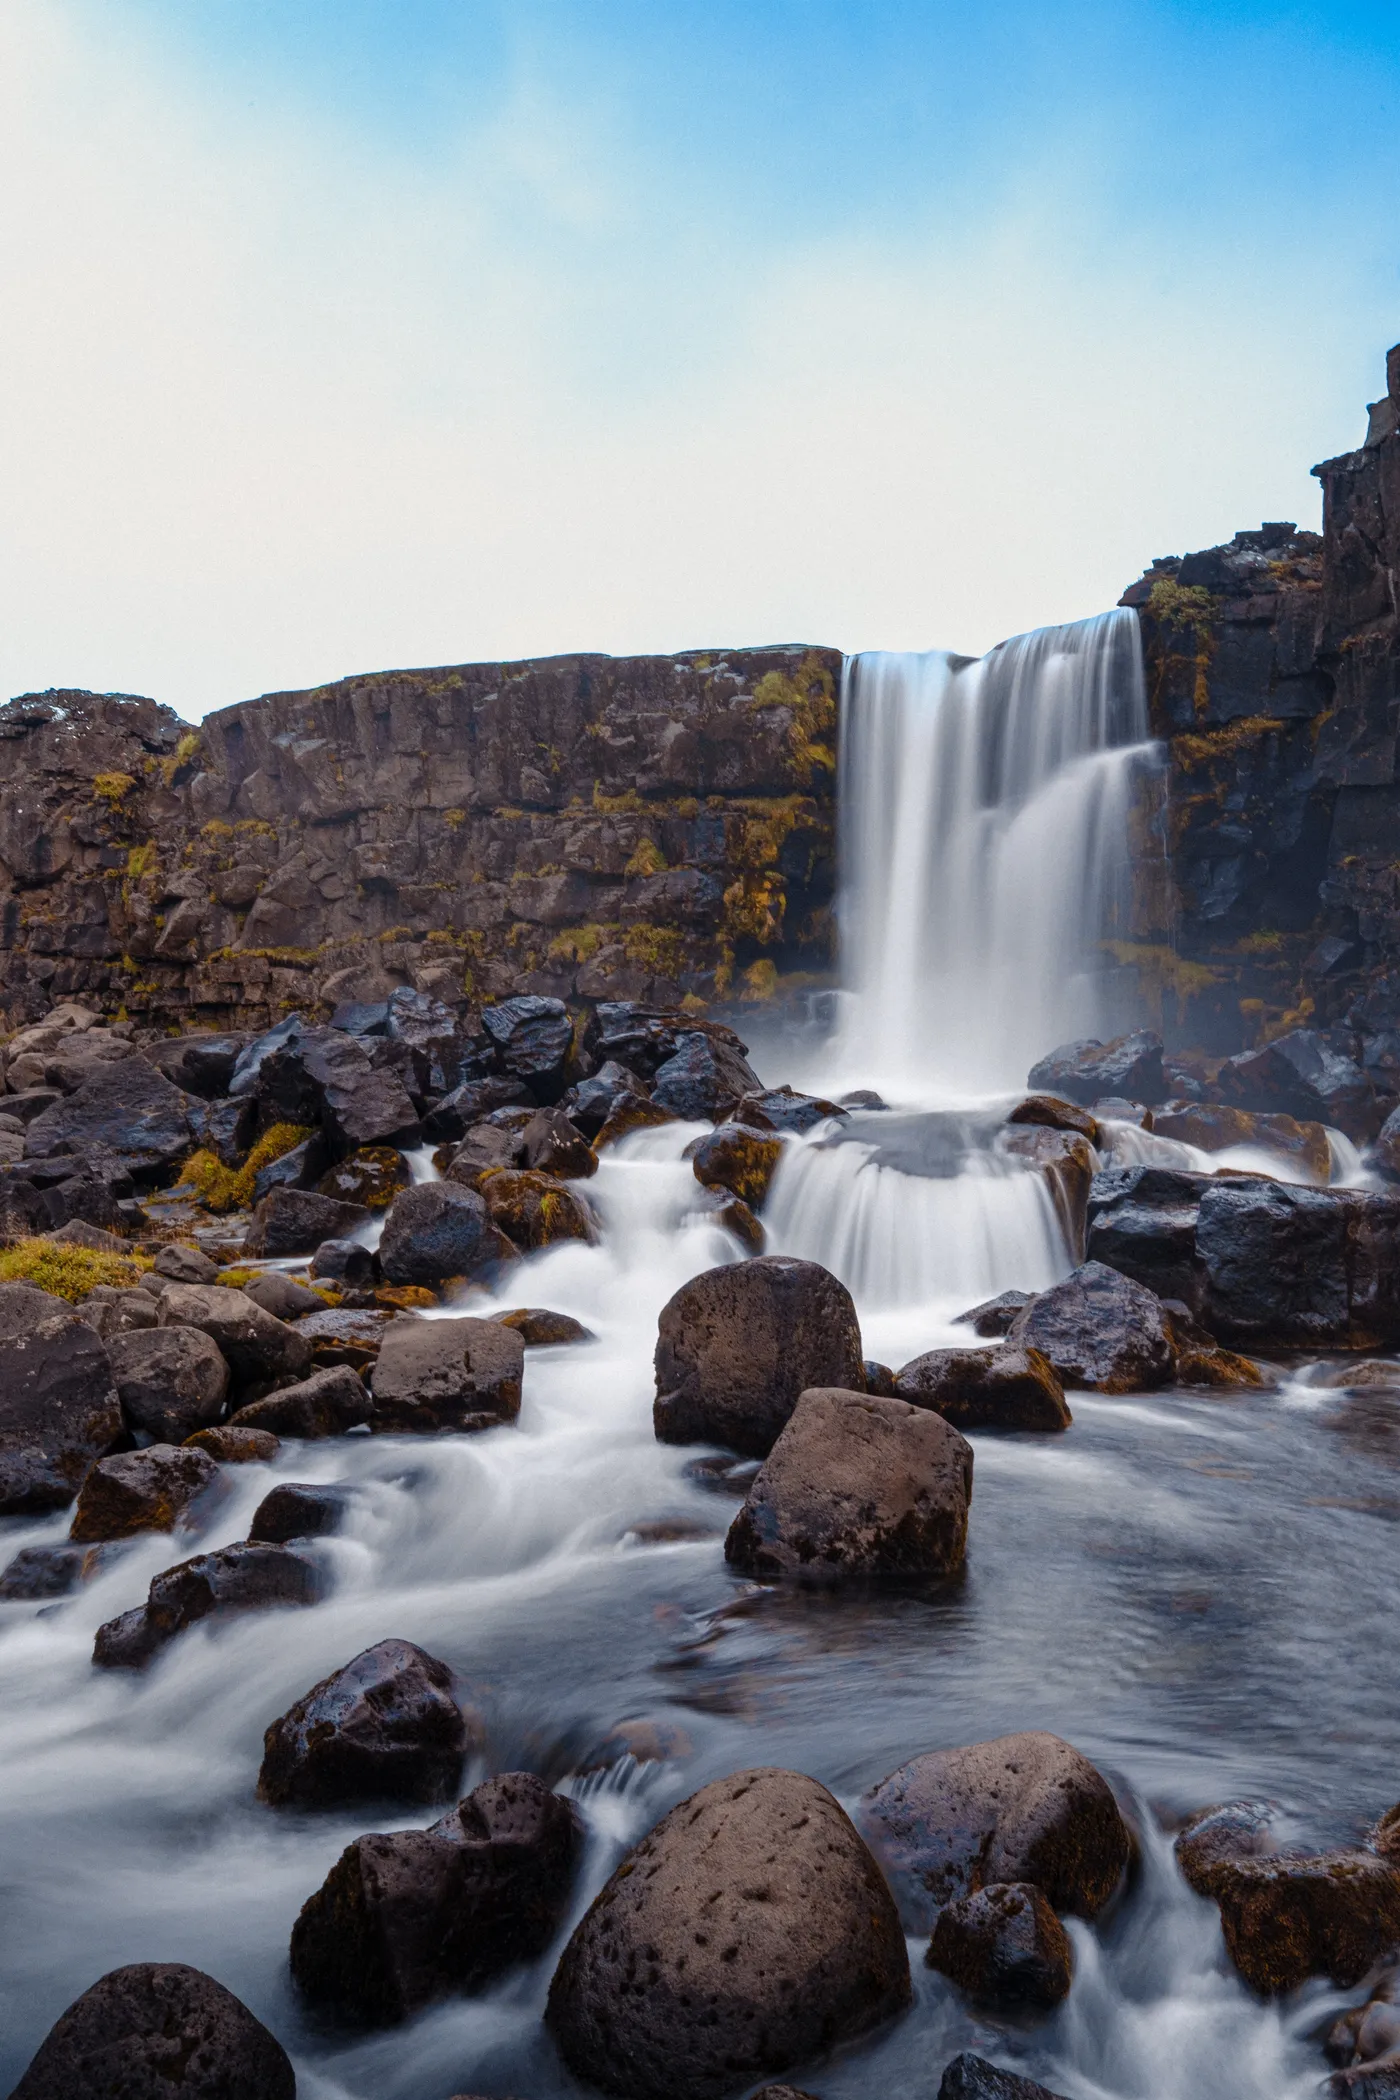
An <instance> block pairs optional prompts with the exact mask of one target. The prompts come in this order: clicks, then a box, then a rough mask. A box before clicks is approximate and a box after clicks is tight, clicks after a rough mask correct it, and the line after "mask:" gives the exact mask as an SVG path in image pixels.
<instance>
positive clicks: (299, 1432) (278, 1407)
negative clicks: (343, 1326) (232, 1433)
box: [229, 1364, 374, 1438]
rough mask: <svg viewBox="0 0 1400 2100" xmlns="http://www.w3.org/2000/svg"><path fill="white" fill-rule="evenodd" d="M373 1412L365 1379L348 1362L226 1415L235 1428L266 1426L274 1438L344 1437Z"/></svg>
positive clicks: (364, 1421)
mask: <svg viewBox="0 0 1400 2100" xmlns="http://www.w3.org/2000/svg"><path fill="white" fill-rule="evenodd" d="M373 1413H374V1402H373V1401H372V1400H371V1399H370V1396H369V1394H368V1392H367V1391H366V1390H365V1385H364V1381H363V1379H362V1378H360V1377H359V1375H358V1374H357V1373H356V1372H354V1371H352V1370H351V1368H350V1366H349V1365H348V1364H332V1365H329V1366H328V1367H327V1368H326V1369H325V1370H324V1371H313V1372H312V1373H311V1376H310V1377H309V1378H303V1379H302V1380H301V1382H300V1384H298V1385H287V1386H283V1387H282V1389H281V1391H280V1392H276V1393H269V1394H268V1396H267V1398H266V1399H265V1400H254V1401H253V1402H252V1403H251V1404H250V1405H249V1406H247V1407H240V1408H239V1410H238V1412H237V1414H235V1415H231V1416H230V1417H229V1426H230V1427H231V1428H234V1429H269V1430H271V1432H272V1434H273V1435H274V1436H277V1437H283V1436H296V1437H306V1438H314V1437H326V1436H344V1434H345V1432H346V1430H347V1429H359V1428H361V1427H363V1425H364V1424H365V1423H367V1422H368V1421H369V1420H370V1418H371V1417H372V1415H373Z"/></svg>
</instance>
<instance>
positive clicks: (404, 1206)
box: [379, 1181, 513, 1290]
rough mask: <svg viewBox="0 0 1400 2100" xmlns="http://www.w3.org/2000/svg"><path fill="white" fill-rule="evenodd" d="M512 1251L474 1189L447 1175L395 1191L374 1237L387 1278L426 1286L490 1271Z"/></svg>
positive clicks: (393, 1281) (477, 1275)
mask: <svg viewBox="0 0 1400 2100" xmlns="http://www.w3.org/2000/svg"><path fill="white" fill-rule="evenodd" d="M512 1252H513V1250H512V1249H511V1248H509V1247H508V1246H505V1245H503V1243H502V1239H501V1235H500V1233H499V1232H498V1231H497V1230H496V1228H495V1226H494V1225H493V1224H492V1223H491V1220H490V1219H489V1217H488V1216H487V1214H486V1205H485V1204H484V1203H483V1202H482V1200H481V1198H480V1196H478V1195H477V1193H476V1191H475V1190H474V1189H465V1188H458V1187H457V1186H455V1185H454V1184H453V1183H452V1182H447V1181H431V1182H422V1183H420V1184H419V1185H418V1186H416V1187H414V1188H411V1189H405V1190H404V1192H403V1194H402V1195H401V1196H396V1197H395V1198H394V1203H393V1207H392V1209H391V1210H390V1212H389V1215H388V1217H387V1219H386V1220H385V1223H384V1236H383V1238H382V1239H381V1240H380V1242H379V1261H380V1266H381V1268H382V1269H383V1271H384V1275H385V1277H386V1279H387V1280H388V1282H390V1283H422V1284H426V1285H427V1286H428V1288H429V1289H430V1290H431V1289H435V1288H436V1287H438V1286H439V1285H441V1284H444V1283H448V1282H450V1281H452V1280H453V1279H454V1278H456V1277H462V1276H471V1277H480V1276H483V1275H489V1274H491V1273H493V1272H494V1271H495V1270H496V1269H497V1268H498V1267H499V1265H500V1263H501V1262H502V1261H503V1260H509V1259H510V1256H511V1254H512Z"/></svg>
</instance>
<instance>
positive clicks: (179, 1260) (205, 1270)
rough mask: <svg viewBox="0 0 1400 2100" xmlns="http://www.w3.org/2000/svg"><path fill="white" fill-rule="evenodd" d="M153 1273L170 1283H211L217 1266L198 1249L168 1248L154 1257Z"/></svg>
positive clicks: (215, 1274) (216, 1272)
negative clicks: (165, 1278)
mask: <svg viewBox="0 0 1400 2100" xmlns="http://www.w3.org/2000/svg"><path fill="white" fill-rule="evenodd" d="M118 1244H120V1242H119V1243H118ZM155 1273H156V1275H157V1276H164V1277H167V1278H168V1279H169V1281H170V1282H171V1283H212V1282H213V1281H214V1278H215V1277H216V1276H217V1275H218V1273H219V1265H218V1263H217V1262H212V1261H210V1259H209V1257H208V1255H207V1254H201V1253H200V1251H199V1249H198V1247H181V1246H169V1247H162V1248H161V1250H160V1252H159V1254H158V1255H157V1256H156V1259H155Z"/></svg>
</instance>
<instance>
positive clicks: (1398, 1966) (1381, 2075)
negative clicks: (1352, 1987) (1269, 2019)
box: [1323, 1959, 1400, 2100]
mask: <svg viewBox="0 0 1400 2100" xmlns="http://www.w3.org/2000/svg"><path fill="white" fill-rule="evenodd" d="M1369 1982H1370V1990H1369V1995H1368V1997H1367V1999H1366V2002H1365V2004H1364V2005H1354V2006H1353V2007H1352V2008H1351V2009H1350V2011H1348V2012H1345V2013H1343V2014H1342V2016H1341V2018H1340V2019H1339V2020H1334V2021H1333V2023H1332V2025H1331V2027H1329V2029H1328V2030H1327V2037H1326V2040H1325V2042H1324V2044H1323V2046H1324V2048H1325V2049H1326V2051H1327V2057H1328V2061H1329V2062H1331V2063H1334V2064H1341V2065H1342V2066H1344V2067H1346V2068H1348V2069H1350V2070H1351V2071H1352V2076H1351V2077H1348V2078H1334V2079H1332V2080H1330V2081H1329V2084H1328V2086H1327V2088H1326V2090H1327V2091H1328V2092H1329V2093H1334V2094H1338V2095H1342V2094H1351V2095H1353V2096H1354V2100H1382V2096H1383V2095H1384V2096H1385V2100H1392V2096H1393V2095H1394V2094H1396V2093H1400V1963H1397V1962H1396V1961H1395V1960H1394V1959H1392V1960H1391V1961H1390V1962H1388V1963H1387V1964H1386V1966H1385V1967H1384V1968H1382V1969H1381V1970H1380V1972H1379V1974H1377V1975H1374V1976H1373V1977H1372V1978H1370V1979H1369Z"/></svg>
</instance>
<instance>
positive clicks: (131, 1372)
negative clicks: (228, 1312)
mask: <svg viewBox="0 0 1400 2100" xmlns="http://www.w3.org/2000/svg"><path fill="white" fill-rule="evenodd" d="M107 1355H108V1358H109V1360H110V1362H111V1366H112V1380H113V1383H114V1384H115V1386H116V1389H117V1398H118V1400H119V1401H120V1402H121V1409H122V1414H123V1416H124V1417H125V1419H126V1421H127V1422H128V1424H129V1425H130V1426H131V1428H133V1429H139V1430H142V1431H144V1433H145V1434H146V1435H147V1436H153V1437H155V1438H156V1439H157V1440H158V1441H159V1442H160V1443H163V1444H164V1443H170V1444H175V1443H183V1442H184V1441H185V1439H186V1438H187V1437H189V1436H192V1435H193V1434H194V1432H195V1430H197V1429H207V1428H209V1427H210V1426H211V1425H212V1424H213V1423H215V1422H217V1421H218V1419H219V1417H220V1415H221V1414H222V1413H223V1411H224V1401H225V1400H226V1399H227V1397H228V1365H227V1364H226V1363H225V1362H224V1359H223V1355H222V1353H221V1351H220V1350H219V1347H218V1345H217V1343H215V1342H213V1341H212V1340H211V1339H210V1337H209V1336H208V1335H207V1334H205V1333H203V1331H202V1330H201V1329H200V1328H198V1327H147V1328H133V1329H131V1330H129V1331H128V1332H126V1333H124V1334H112V1335H109V1336H108V1337H107Z"/></svg>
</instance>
